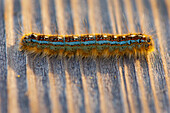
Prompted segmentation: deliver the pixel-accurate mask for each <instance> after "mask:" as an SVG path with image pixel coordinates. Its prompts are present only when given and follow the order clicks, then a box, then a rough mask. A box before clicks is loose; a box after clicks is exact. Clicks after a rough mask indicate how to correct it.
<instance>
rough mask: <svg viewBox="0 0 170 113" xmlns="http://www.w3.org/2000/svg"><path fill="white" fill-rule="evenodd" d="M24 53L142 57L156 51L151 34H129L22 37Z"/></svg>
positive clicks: (21, 48)
mask: <svg viewBox="0 0 170 113" xmlns="http://www.w3.org/2000/svg"><path fill="white" fill-rule="evenodd" d="M20 50H21V51H25V52H26V53H29V54H42V55H43V56H68V57H72V56H82V57H100V56H102V57H111V56H123V55H127V56H129V57H131V56H135V57H136V56H141V55H147V54H148V53H150V52H152V51H153V50H154V42H153V39H152V37H151V36H150V35H146V34H142V33H129V34H118V35H114V34H105V33H101V34H81V35H45V34H37V33H29V34H25V35H23V36H22V38H21V42H20Z"/></svg>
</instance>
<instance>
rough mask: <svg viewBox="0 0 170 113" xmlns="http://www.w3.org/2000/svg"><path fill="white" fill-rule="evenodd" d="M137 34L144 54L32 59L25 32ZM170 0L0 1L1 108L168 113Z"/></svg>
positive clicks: (0, 111)
mask: <svg viewBox="0 0 170 113" xmlns="http://www.w3.org/2000/svg"><path fill="white" fill-rule="evenodd" d="M29 32H37V33H44V34H62V35H65V34H82V33H113V34H123V33H129V32H132V33H133V32H142V33H146V34H150V35H152V36H153V38H154V41H155V48H156V51H155V52H154V54H151V55H148V56H147V57H146V58H143V57H141V58H139V59H134V58H131V59H129V58H126V57H123V58H120V59H116V58H97V59H94V58H84V59H81V58H71V59H68V58H61V59H57V58H56V57H52V58H48V57H44V58H42V57H40V56H37V57H34V56H31V55H26V54H23V53H22V52H20V51H19V50H18V46H19V41H20V39H21V37H22V35H23V34H25V33H29ZM169 44H170V0H0V113H170V58H169V54H170V45H169Z"/></svg>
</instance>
